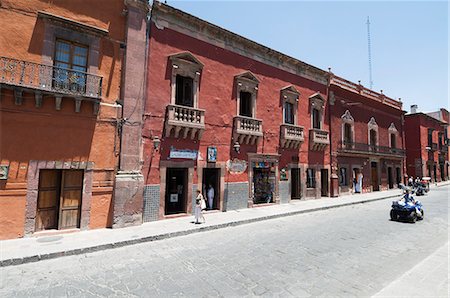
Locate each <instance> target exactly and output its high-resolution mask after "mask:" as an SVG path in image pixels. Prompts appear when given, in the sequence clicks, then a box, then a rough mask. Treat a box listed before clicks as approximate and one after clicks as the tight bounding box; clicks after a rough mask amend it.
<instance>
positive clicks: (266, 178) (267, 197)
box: [253, 168, 275, 204]
mask: <svg viewBox="0 0 450 298" xmlns="http://www.w3.org/2000/svg"><path fill="white" fill-rule="evenodd" d="M274 190H275V173H274V172H271V171H270V168H253V194H254V197H253V203H254V204H264V203H273V194H274Z"/></svg>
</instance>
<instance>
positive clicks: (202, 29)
mask: <svg viewBox="0 0 450 298" xmlns="http://www.w3.org/2000/svg"><path fill="white" fill-rule="evenodd" d="M151 21H152V22H153V23H154V24H155V26H156V28H158V29H159V30H163V29H165V28H169V29H171V30H174V31H177V32H180V33H182V34H185V35H188V36H190V37H193V38H196V39H198V40H201V41H204V42H207V43H209V44H211V45H213V46H217V47H220V48H223V49H226V50H229V51H232V52H234V53H236V54H239V55H242V56H245V57H247V58H250V59H253V60H255V61H259V62H261V63H264V64H267V65H270V66H273V67H276V68H278V69H280V70H284V71H286V72H289V73H292V74H294V75H297V76H300V77H303V78H306V79H308V80H311V81H314V82H317V83H320V84H323V85H327V84H328V77H329V72H327V71H324V70H322V69H320V68H317V67H315V66H312V65H309V64H307V63H305V62H303V61H300V60H298V59H295V58H293V57H290V56H288V55H285V54H283V53H280V52H278V51H276V50H273V49H271V48H268V47H266V46H264V45H261V44H259V43H257V42H254V41H252V40H249V39H247V38H245V37H242V36H240V35H238V34H235V33H232V32H230V31H228V30H226V29H223V28H221V27H219V26H216V25H214V24H211V23H209V22H207V21H204V20H201V19H199V18H197V17H195V16H193V15H190V14H188V13H185V12H183V11H181V10H179V9H176V8H173V7H171V6H168V5H166V4H163V3H161V2H154V3H153V6H152V17H151Z"/></svg>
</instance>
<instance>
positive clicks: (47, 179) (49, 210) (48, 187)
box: [36, 170, 61, 231]
mask: <svg viewBox="0 0 450 298" xmlns="http://www.w3.org/2000/svg"><path fill="white" fill-rule="evenodd" d="M60 186H61V171H60V170H41V171H40V173H39V192H38V201H37V212H36V231H42V230H47V229H57V228H58V211H59V196H60Z"/></svg>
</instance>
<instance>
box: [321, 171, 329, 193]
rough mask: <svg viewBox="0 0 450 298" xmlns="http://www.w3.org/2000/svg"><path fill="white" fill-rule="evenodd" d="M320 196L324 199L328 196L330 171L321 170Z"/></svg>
mask: <svg viewBox="0 0 450 298" xmlns="http://www.w3.org/2000/svg"><path fill="white" fill-rule="evenodd" d="M320 195H321V196H322V197H327V196H328V170H327V169H321V170H320Z"/></svg>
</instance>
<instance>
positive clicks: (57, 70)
mask: <svg viewBox="0 0 450 298" xmlns="http://www.w3.org/2000/svg"><path fill="white" fill-rule="evenodd" d="M0 83H4V84H8V85H13V86H19V87H24V88H31V89H36V90H42V91H48V92H52V93H53V92H54V93H59V94H63V95H64V94H67V95H72V96H83V97H91V98H96V99H99V98H101V95H102V93H101V92H102V77H100V76H96V75H93V74H89V73H86V72H82V71H76V70H71V69H66V68H61V67H56V66H52V65H44V64H38V63H33V62H28V61H22V60H17V59H13V58H6V57H0Z"/></svg>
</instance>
